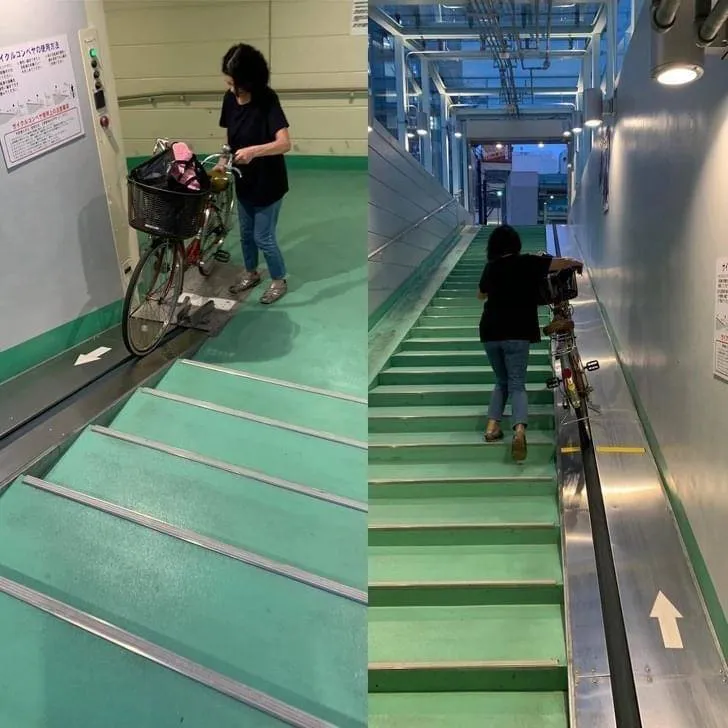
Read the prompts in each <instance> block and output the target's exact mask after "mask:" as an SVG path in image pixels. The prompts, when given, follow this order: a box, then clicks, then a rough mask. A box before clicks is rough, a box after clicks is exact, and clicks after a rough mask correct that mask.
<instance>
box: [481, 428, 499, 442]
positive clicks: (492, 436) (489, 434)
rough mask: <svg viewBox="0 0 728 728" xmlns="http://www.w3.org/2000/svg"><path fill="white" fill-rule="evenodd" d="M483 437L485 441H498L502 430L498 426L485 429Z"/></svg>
mask: <svg viewBox="0 0 728 728" xmlns="http://www.w3.org/2000/svg"><path fill="white" fill-rule="evenodd" d="M483 439H484V440H485V441H486V442H498V441H499V440H502V439H503V430H501V428H500V427H499V428H498V429H497V430H490V431H488V430H486V431H485V434H484V435H483Z"/></svg>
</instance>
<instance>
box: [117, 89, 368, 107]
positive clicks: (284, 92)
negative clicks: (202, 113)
mask: <svg viewBox="0 0 728 728" xmlns="http://www.w3.org/2000/svg"><path fill="white" fill-rule="evenodd" d="M276 93H277V94H278V95H279V96H339V95H343V96H349V97H352V98H353V97H355V96H363V95H368V93H369V92H368V90H367V88H366V87H364V88H338V87H331V88H310V89H300V88H284V89H276ZM223 94H224V91H222V90H219V91H218V90H212V89H206V90H202V89H200V90H198V91H164V92H161V93H153V94H130V95H127V96H119V105H120V106H130V105H133V104H138V103H154V102H155V101H172V100H178V101H185V100H186V99H188V98H191V97H193V96H194V97H198V98H199V97H210V98H215V99H219V98H220V97H221V96H222V95H223Z"/></svg>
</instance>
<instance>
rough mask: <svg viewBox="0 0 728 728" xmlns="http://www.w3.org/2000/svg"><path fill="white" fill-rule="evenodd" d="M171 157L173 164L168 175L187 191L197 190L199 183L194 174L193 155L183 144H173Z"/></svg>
mask: <svg viewBox="0 0 728 728" xmlns="http://www.w3.org/2000/svg"><path fill="white" fill-rule="evenodd" d="M172 156H173V158H174V162H173V163H172V167H171V169H170V174H171V175H172V177H174V179H175V180H176V181H177V182H179V183H180V184H181V185H184V186H185V187H186V188H187V189H188V190H199V189H200V181H199V180H198V179H197V175H196V173H195V165H194V164H192V160H193V158H194V156H195V155H194V154H193V152H192V150H191V149H190V148H189V147H188V146H187V145H186V144H185V143H184V142H175V143H174V144H173V145H172Z"/></svg>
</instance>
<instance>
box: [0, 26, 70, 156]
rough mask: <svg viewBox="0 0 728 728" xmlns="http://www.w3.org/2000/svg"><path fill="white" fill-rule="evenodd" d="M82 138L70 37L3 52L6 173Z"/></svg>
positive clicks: (0, 121) (0, 108)
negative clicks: (7, 170)
mask: <svg viewBox="0 0 728 728" xmlns="http://www.w3.org/2000/svg"><path fill="white" fill-rule="evenodd" d="M83 134H84V131H83V121H82V119H81V108H80V102H79V98H78V85H77V83H76V77H75V75H74V72H73V63H72V61H71V54H70V48H69V45H68V37H67V36H65V35H60V36H56V37H53V38H47V39H44V40H40V41H35V42H32V43H23V44H22V45H16V46H10V47H7V48H0V146H1V147H2V152H3V156H4V157H5V163H6V164H7V166H8V169H12V168H13V167H17V166H18V165H20V164H23V163H25V162H28V161H29V160H31V159H34V158H36V157H39V156H41V155H42V154H46V153H47V152H50V151H52V150H53V149H57V148H58V147H60V146H62V145H64V144H66V143H68V142H70V141H72V140H73V139H77V138H78V137H81V136H83Z"/></svg>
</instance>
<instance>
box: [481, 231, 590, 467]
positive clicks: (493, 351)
mask: <svg viewBox="0 0 728 728" xmlns="http://www.w3.org/2000/svg"><path fill="white" fill-rule="evenodd" d="M565 268H576V269H577V270H579V272H581V269H582V268H583V265H582V263H581V262H579V261H578V260H573V259H571V258H552V257H551V256H550V255H521V238H520V236H519V235H518V232H516V230H514V229H513V228H512V227H509V226H508V225H502V226H501V227H497V228H496V229H495V230H493V232H492V233H491V235H490V238H489V239H488V263H487V265H486V266H485V269H484V270H483V275H482V276H481V279H480V286H479V291H478V298H479V299H481V300H485V305H484V306H483V314H482V316H481V319H480V340H481V342H483V345H484V347H485V351H486V354H487V355H488V359H489V361H490V365H491V367H492V368H493V372H494V373H495V378H496V384H495V389H494V390H493V396H492V397H491V400H490V407H489V409H488V425H487V428H486V431H485V441H486V442H495V441H497V440H502V439H503V430H502V429H501V421H502V419H503V411H504V409H505V405H506V401H507V400H508V399H510V401H511V408H512V410H513V414H512V417H511V420H512V424H513V430H514V433H513V444H512V447H511V451H512V454H513V459H514V460H516V461H522V460H525V458H526V455H527V445H526V428H527V427H528V395H527V394H526V372H527V370H528V356H529V351H530V348H531V344H537V343H538V342H539V341H540V340H541V332H540V330H539V325H538V288H539V284H540V283H541V281H542V280H543V279H544V278H545V277H546V275H547V274H548V273H549V272H551V271H557V270H563V269H565Z"/></svg>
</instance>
